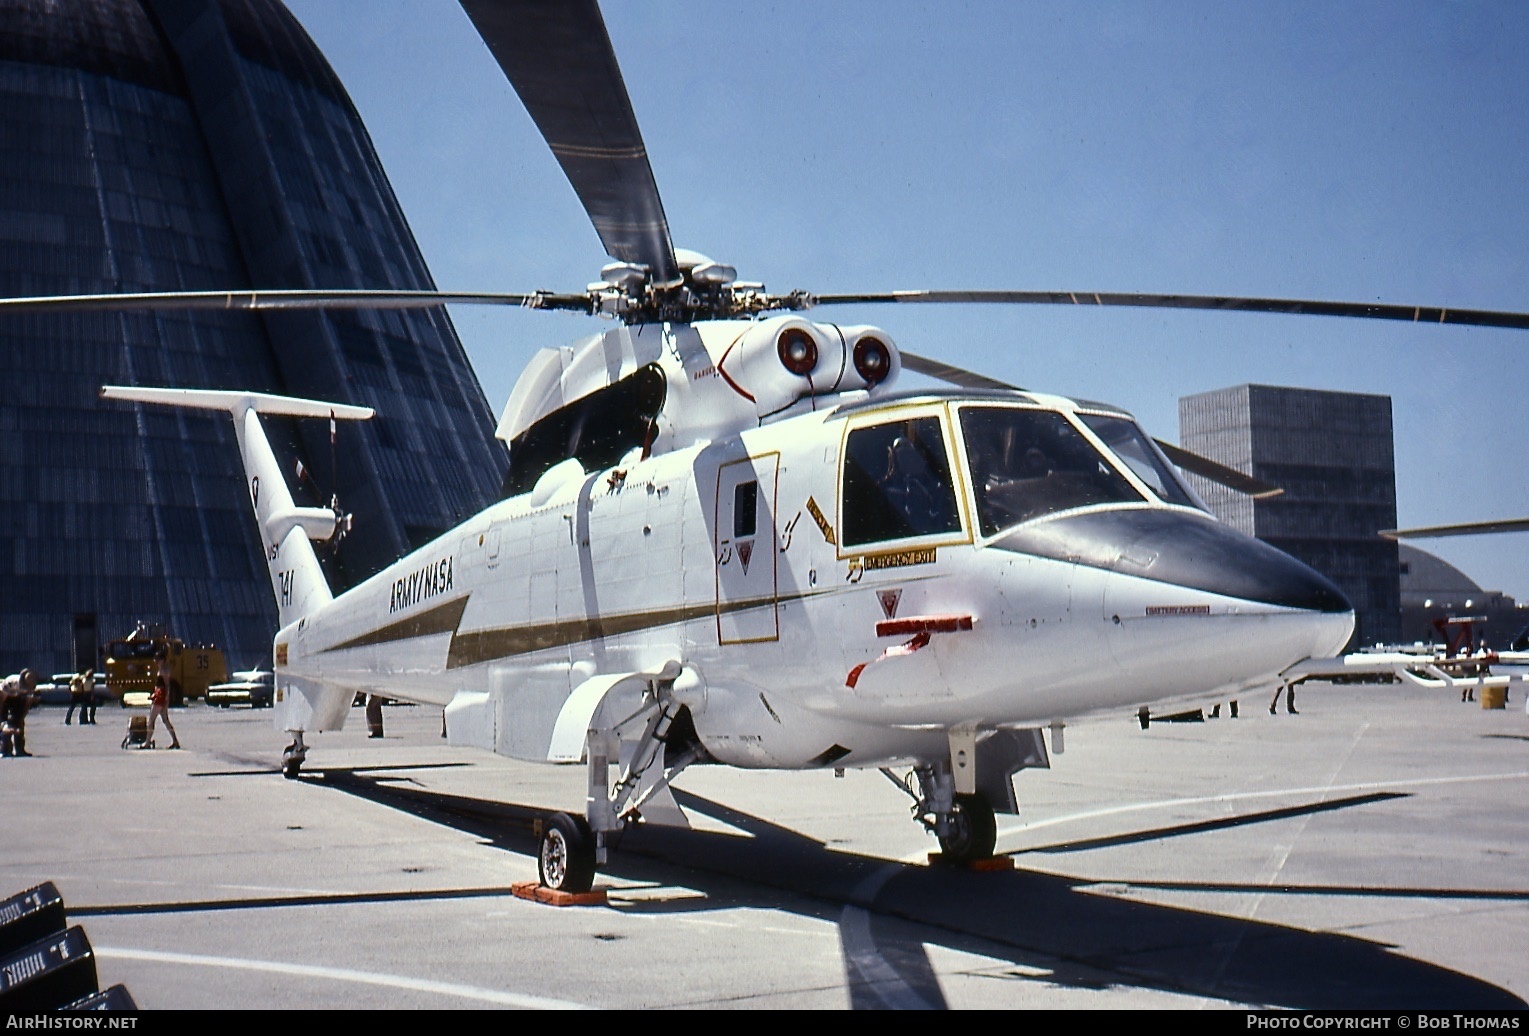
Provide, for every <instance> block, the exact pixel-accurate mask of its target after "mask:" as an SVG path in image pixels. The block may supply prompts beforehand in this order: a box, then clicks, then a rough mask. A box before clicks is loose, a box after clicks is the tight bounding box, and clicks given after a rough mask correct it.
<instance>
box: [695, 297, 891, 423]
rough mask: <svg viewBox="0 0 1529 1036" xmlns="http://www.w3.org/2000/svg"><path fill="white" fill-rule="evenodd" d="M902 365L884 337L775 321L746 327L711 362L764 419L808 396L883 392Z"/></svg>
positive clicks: (795, 320) (872, 331) (870, 331)
mask: <svg viewBox="0 0 1529 1036" xmlns="http://www.w3.org/2000/svg"><path fill="white" fill-rule="evenodd" d="M901 370H902V361H901V360H900V359H899V357H898V354H897V347H896V346H895V345H894V344H893V343H892V340H891V338H889V337H888V336H887V334H886V333H885V332H884V331H881V330H880V329H878V328H874V327H845V328H841V327H839V326H837V325H835V324H816V323H813V322H812V321H809V320H804V319H802V318H801V317H776V318H774V319H772V320H764V321H760V322H759V323H756V324H750V325H748V327H747V330H745V331H744V333H743V334H741V335H739V336H738V338H737V340H736V341H734V342H733V343H732V344H731V345H729V346H728V347H727V350H726V351H725V352H724V353H723V355H722V356H721V357H720V358H719V359H718V360H717V374H718V376H719V377H721V378H722V379H723V380H724V381H725V382H726V383H727V385H728V386H729V387H730V388H731V389H732V390H733V391H734V392H736V393H738V394H739V395H740V396H742V397H743V398H745V399H747V400H748V401H749V402H751V403H753V404H754V412H755V414H756V415H757V416H758V417H761V418H763V417H768V416H769V415H771V414H774V413H777V412H779V411H781V410H784V409H785V408H787V407H789V406H791V405H792V404H793V403H795V402H797V401H798V400H800V399H805V398H807V397H808V396H825V395H831V394H834V393H838V392H844V391H848V390H853V389H866V390H869V389H876V388H882V389H884V388H886V387H888V386H890V385H891V383H892V382H894V381H895V380H896V379H897V375H898V372H900V371H901Z"/></svg>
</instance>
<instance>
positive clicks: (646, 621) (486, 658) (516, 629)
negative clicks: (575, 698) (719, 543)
mask: <svg viewBox="0 0 1529 1036" xmlns="http://www.w3.org/2000/svg"><path fill="white" fill-rule="evenodd" d="M829 592H831V591H829V590H827V589H823V590H816V591H813V592H812V593H810V594H800V595H798V596H797V597H795V598H793V600H800V599H804V598H806V597H809V596H813V597H815V596H818V595H820V594H823V593H829ZM780 603H782V602H781V600H780V599H779V598H775V597H760V598H754V599H751V600H744V601H728V602H725V603H707V604H701V605H687V606H684V607H678V608H664V609H659V610H657V611H643V612H628V613H626V614H624V615H600V616H595V617H593V618H578V619H565V620H562V621H560V622H543V623H536V624H534V625H529V626H508V627H501V628H499V629H486V630H473V631H471V632H468V633H459V632H457V626H458V625H460V623H461V621H462V613H463V611H464V610H465V609H466V607H467V597H466V596H463V597H459V598H457V599H455V600H453V601H448V602H446V603H445V604H442V605H437V606H436V607H434V608H431V609H430V610H428V611H425V612H421V613H420V614H418V615H415V616H412V617H410V618H408V619H405V620H403V621H401V622H394V623H389V624H388V625H386V626H383V627H381V628H379V629H376V630H373V631H372V632H370V633H364V634H362V635H361V636H359V637H353V638H351V639H350V640H347V641H343V642H341V643H339V644H334V645H332V646H330V647H327V648H324V649H323V651H326V652H327V651H344V650H347V649H349V648H358V647H372V646H376V645H379V644H391V643H395V642H397V641H400V640H412V639H414V638H416V637H430V636H435V635H437V634H441V633H450V634H452V637H451V646H450V647H449V648H448V649H447V651H446V668H447V669H460V668H462V667H463V666H470V665H477V664H479V663H482V662H492V661H494V660H495V659H499V658H510V657H513V656H515V655H525V654H530V653H531V652H533V651H545V650H546V649H548V648H557V647H566V646H568V645H571V644H581V643H584V642H585V641H590V640H600V639H602V638H605V637H618V636H622V635H623V634H627V633H639V632H641V631H643V630H647V629H657V628H659V627H661V626H673V625H676V624H678V623H682V622H691V621H693V620H695V619H704V618H709V617H712V616H716V615H725V614H731V613H732V612H741V611H748V610H749V609H751V608H766V607H774V606H777V605H779V604H780ZM320 653H322V652H320Z"/></svg>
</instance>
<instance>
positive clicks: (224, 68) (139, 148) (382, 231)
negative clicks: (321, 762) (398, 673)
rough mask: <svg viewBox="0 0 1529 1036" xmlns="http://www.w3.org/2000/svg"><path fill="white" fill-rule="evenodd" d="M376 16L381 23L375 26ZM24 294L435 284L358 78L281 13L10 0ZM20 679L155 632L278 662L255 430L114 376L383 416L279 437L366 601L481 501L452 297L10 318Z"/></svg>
mask: <svg viewBox="0 0 1529 1036" xmlns="http://www.w3.org/2000/svg"><path fill="white" fill-rule="evenodd" d="M358 17H359V15H358ZM0 28H3V31H0V295H5V296H30V295H50V294H66V293H70V294H72V293H114V292H144V291H169V290H197V289H206V290H212V289H219V288H320V287H326V288H370V287H376V288H399V289H425V288H432V287H434V285H433V282H432V281H431V278H430V274H429V272H428V270H427V269H426V267H425V264H424V261H423V259H422V258H421V256H420V254H419V250H418V248H417V247H416V245H415V242H414V240H413V236H412V234H411V233H410V231H409V228H408V225H407V224H406V223H405V221H404V217H403V213H402V212H401V211H400V209H399V206H398V203H397V201H396V199H395V198H394V196H393V192H392V189H391V188H390V187H389V185H388V182H387V178H386V176H385V175H384V174H383V170H382V168H381V166H380V164H379V163H378V160H377V156H376V155H375V153H374V152H373V149H372V144H371V141H370V139H369V138H368V136H367V133H366V130H365V128H364V127H363V126H362V124H361V121H360V119H359V118H358V117H357V115H356V112H355V110H354V108H353V107H352V105H351V103H350V101H349V99H348V98H347V97H346V94H345V91H344V89H343V88H342V87H341V85H340V83H339V81H338V80H337V79H336V78H335V75H334V73H333V72H332V70H331V69H330V68H329V67H328V65H327V63H326V62H325V61H324V59H323V57H322V56H321V55H320V54H319V53H318V51H317V49H316V48H315V47H314V45H313V44H312V42H311V41H310V40H309V39H308V37H307V35H306V34H305V33H304V32H303V30H302V28H301V27H300V26H299V25H298V23H297V21H296V20H295V19H294V18H293V17H292V16H291V15H290V14H289V12H287V10H286V9H285V8H284V7H282V6H281V4H280V3H279V2H277V0H0ZM0 357H3V359H4V364H5V370H6V378H5V383H4V391H3V393H0V579H3V583H4V587H5V593H4V594H0V673H9V672H15V671H16V670H17V669H19V668H21V667H22V666H29V667H31V668H33V669H35V670H38V671H40V672H42V673H43V674H44V676H45V678H46V675H47V674H50V673H52V672H63V671H66V670H76V669H79V668H82V667H83V666H85V665H87V664H90V663H92V662H94V661H95V655H96V648H97V645H98V644H100V643H104V642H105V641H106V640H108V639H110V638H112V637H116V636H121V635H122V634H124V633H126V632H127V631H128V630H130V629H132V627H133V625H134V624H135V623H137V622H139V621H147V622H157V623H162V624H164V625H165V626H167V627H168V628H169V629H170V630H171V631H172V632H174V633H175V634H176V635H178V636H180V637H182V638H183V639H185V640H187V641H188V642H202V643H216V644H217V645H219V646H221V647H223V648H224V650H225V652H226V653H227V655H228V658H229V662H230V664H231V665H232V666H234V667H238V668H243V667H246V666H252V665H255V664H258V663H260V662H262V661H266V660H267V657H266V656H267V655H268V654H269V651H270V643H271V637H272V634H273V633H274V631H275V629H274V627H275V609H274V606H273V605H272V603H271V602H272V597H271V588H270V585H269V579H268V577H267V574H266V572H265V570H264V566H263V564H262V557H263V552H264V547H263V545H262V543H261V540H260V537H259V535H258V534H257V531H256V529H255V526H254V522H253V520H252V518H251V515H250V511H249V505H248V495H247V490H246V487H245V486H244V484H243V476H242V473H241V472H240V471H239V464H238V454H237V450H236V447H235V444H234V437H233V434H232V422H230V421H229V420H228V419H227V418H226V417H223V416H221V415H211V414H203V413H191V412H187V413H177V412H173V411H169V410H164V409H162V408H151V407H141V408H140V407H134V406H127V405H122V404H111V403H105V402H102V401H101V400H99V398H98V391H99V389H100V386H101V385H102V384H107V383H119V384H140V385H171V386H188V387H211V388H241V389H253V390H260V391H268V392H279V393H285V394H289V395H298V396H306V397H311V398H318V399H332V400H336V401H340V402H353V403H362V404H366V405H369V406H373V407H375V408H376V409H377V411H378V415H379V416H378V417H377V418H376V419H374V420H373V421H370V422H365V423H360V424H345V425H342V427H341V428H340V429H339V434H338V439H337V441H335V442H333V444H332V443H331V438H330V432H329V429H328V428H327V427H325V425H326V422H321V421H320V422H294V423H291V424H286V425H280V426H271V428H272V438H273V441H274V443H275V445H276V446H277V450H278V453H279V454H285V458H284V459H287V460H290V459H292V458H299V459H301V461H302V463H303V464H304V465H305V467H306V468H307V469H308V471H309V472H311V478H310V479H309V480H308V481H307V482H306V483H305V484H304V486H303V487H302V490H301V491H302V492H303V493H305V494H307V499H305V500H300V501H299V502H301V503H310V504H313V503H327V502H328V499H329V496H330V495H331V494H336V495H338V497H339V500H340V502H341V505H342V506H343V507H344V508H345V509H346V510H347V511H350V512H352V513H354V515H355V516H356V517H355V529H354V531H353V532H352V534H351V535H350V536H349V537H348V538H347V539H346V540H345V542H344V543H343V545H342V546H341V547H340V548H339V550H338V551H337V553H336V555H335V556H334V557H332V558H329V559H327V561H326V563H327V564H329V565H330V566H331V570H332V571H331V576H332V581H333V582H335V583H337V584H338V585H339V586H342V587H343V586H345V585H349V584H351V583H353V582H355V581H357V580H358V579H359V578H361V577H364V576H365V575H368V574H370V573H371V572H372V571H375V570H376V569H377V568H378V567H380V566H381V565H383V564H385V563H387V562H389V561H391V560H393V559H394V558H396V557H397V556H398V555H399V554H401V553H403V552H405V551H406V550H408V549H409V548H410V547H411V546H415V545H418V544H420V543H423V542H425V541H426V540H428V539H429V538H431V537H433V536H434V535H436V534H437V533H439V532H442V531H444V530H445V529H447V528H449V527H450V526H451V525H452V524H454V523H455V522H456V521H457V520H458V519H460V518H462V517H465V516H466V515H468V514H470V513H472V512H474V511H476V510H477V509H479V508H480V507H481V506H483V505H484V504H485V503H487V502H488V501H490V500H491V499H493V498H494V497H495V496H496V495H497V492H498V489H499V486H500V483H501V480H502V478H503V476H504V472H505V469H506V466H507V463H508V458H507V455H506V451H505V449H504V447H503V446H502V444H500V443H499V442H497V441H496V440H495V439H493V437H492V430H493V414H492V411H491V410H490V408H489V405H488V402H487V401H486V400H485V398H484V396H483V392H482V389H481V387H480V386H479V384H478V382H477V380H476V378H475V376H474V375H473V372H472V370H471V368H470V367H469V364H468V361H467V357H466V355H465V353H464V351H463V349H462V347H461V344H460V342H459V341H458V339H457V336H456V333H455V331H454V329H453V328H452V326H451V323H450V321H449V319H448V318H447V316H446V313H445V311H444V310H443V309H438V310H433V311H418V312H411V313H401V312H381V311H370V312H363V313H347V314H336V315H327V314H320V313H315V312H286V313H279V314H273V315H268V316H255V315H250V314H241V313H212V314H190V313H185V312H180V313H177V312H172V311H160V312H149V311H143V310H138V311H133V312H116V313H104V312H103V313H84V314H81V313H74V314H48V315H41V314H39V315H31V316H25V317H15V316H12V317H6V318H0Z"/></svg>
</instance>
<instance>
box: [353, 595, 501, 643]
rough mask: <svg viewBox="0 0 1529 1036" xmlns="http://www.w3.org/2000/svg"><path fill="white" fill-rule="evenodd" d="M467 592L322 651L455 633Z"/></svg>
mask: <svg viewBox="0 0 1529 1036" xmlns="http://www.w3.org/2000/svg"><path fill="white" fill-rule="evenodd" d="M469 596H471V595H469V594H463V595H462V596H461V597H458V598H457V599H455V600H453V601H447V602H446V603H445V604H438V605H436V606H435V607H434V608H429V609H426V610H425V611H422V612H420V613H419V614H418V615H411V616H409V617H408V618H406V619H399V620H398V621H397V622H390V623H388V624H387V625H386V626H381V627H379V628H377V629H374V630H372V631H371V632H370V633H363V634H361V636H359V637H352V638H351V639H350V640H346V641H342V642H341V643H339V644H333V645H331V646H329V647H327V648H325V649H324V650H325V651H345V650H347V649H349V648H358V647H374V646H376V645H378V644H391V643H393V642H394V641H397V640H413V639H414V638H415V637H433V636H435V635H437V634H439V633H455V632H456V631H457V626H458V625H460V624H461V622H462V612H463V611H464V610H465V609H466V608H467V598H468V597H469Z"/></svg>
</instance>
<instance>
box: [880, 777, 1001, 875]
mask: <svg viewBox="0 0 1529 1036" xmlns="http://www.w3.org/2000/svg"><path fill="white" fill-rule="evenodd" d="M881 772H882V774H883V775H885V776H886V778H887V780H889V781H891V782H892V783H893V784H895V785H897V786H898V787H899V788H901V789H902V790H903V791H904V792H906V793H907V794H908V796H909V797H910V798H912V799H913V819H914V820H917V821H918V822H919V823H920V824H922V825H924V827H925V829H927V830H928V831H930V832H931V833H932V834H933V835H934V836H935V838H936V839H937V840H938V841H939V843H940V853H941V855H942V856H943V858H944V859H945V861H946V862H947V863H954V864H959V865H962V866H964V865H966V864H969V863H975V862H976V861H978V860H986V859H989V858H991V857H992V855H993V849H994V847H995V846H996V845H997V844H998V821H997V819H996V818H995V816H994V811H993V804H992V803H991V802H989V801H988V799H987V797H986V796H984V795H982V794H960V795H958V794H956V793H955V780H954V779H953V778H952V776H951V773H950V768H949V766H944V765H933V766H931V765H925V766H920V767H917V768H915V769H914V771H913V772H912V773H911V774H909V775H908V776H907V777H906V778H900V777H898V776H897V775H896V774H894V773H893V772H892V771H891V770H887V769H883V770H882V771H881ZM915 781H917V784H918V788H917V790H915V789H914V783H915Z"/></svg>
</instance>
